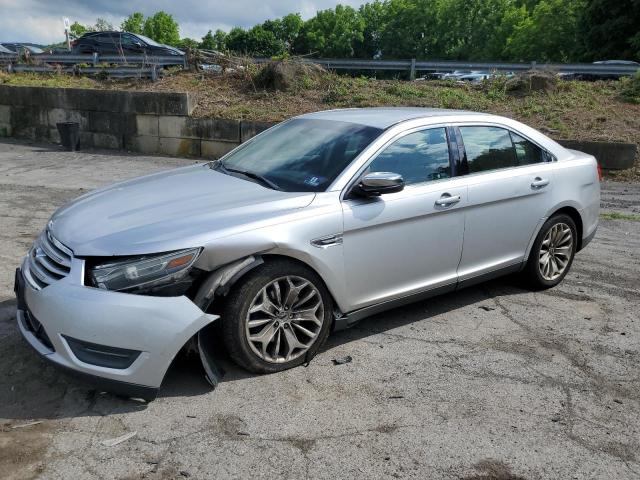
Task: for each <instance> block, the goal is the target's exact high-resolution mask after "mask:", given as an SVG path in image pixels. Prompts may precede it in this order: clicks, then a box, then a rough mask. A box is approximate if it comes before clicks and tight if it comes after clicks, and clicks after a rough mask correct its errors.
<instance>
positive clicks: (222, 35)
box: [213, 29, 229, 52]
mask: <svg viewBox="0 0 640 480" xmlns="http://www.w3.org/2000/svg"><path fill="white" fill-rule="evenodd" d="M213 41H214V45H215V49H216V50H220V51H222V52H224V51H226V50H228V48H229V47H227V33H226V32H224V31H223V30H220V29H217V30H216V33H214V34H213Z"/></svg>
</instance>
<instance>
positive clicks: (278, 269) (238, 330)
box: [221, 259, 333, 373]
mask: <svg viewBox="0 0 640 480" xmlns="http://www.w3.org/2000/svg"><path fill="white" fill-rule="evenodd" d="M332 312H333V301H332V298H331V295H330V294H329V291H328V290H327V288H326V286H325V285H324V282H323V281H322V279H321V278H320V277H319V276H318V275H317V274H316V273H315V272H314V271H313V270H311V269H310V268H308V267H306V266H304V265H303V264H300V263H298V262H295V261H291V260H287V259H277V260H273V259H271V260H269V261H267V262H265V263H264V264H263V265H260V266H259V267H256V268H255V269H254V270H252V271H250V272H249V273H248V274H247V275H245V276H244V277H242V278H241V279H240V280H239V281H238V284H237V286H236V287H234V288H233V289H232V291H231V292H230V293H229V296H228V297H227V299H226V302H225V305H224V309H223V311H222V312H221V313H222V317H221V320H222V334H223V340H224V343H225V346H226V348H227V350H228V352H229V355H230V356H231V358H232V359H233V360H234V361H235V362H236V363H237V364H238V365H240V366H241V367H244V368H246V369H247V370H250V371H252V372H256V373H271V372H278V371H281V370H285V369H287V368H291V367H295V366H297V365H300V364H302V363H303V362H305V361H309V360H311V358H313V357H314V356H315V354H316V353H317V352H318V349H319V348H320V347H321V346H322V344H323V343H324V342H325V340H326V339H327V337H328V335H329V331H330V329H331V324H332V315H333V314H332Z"/></svg>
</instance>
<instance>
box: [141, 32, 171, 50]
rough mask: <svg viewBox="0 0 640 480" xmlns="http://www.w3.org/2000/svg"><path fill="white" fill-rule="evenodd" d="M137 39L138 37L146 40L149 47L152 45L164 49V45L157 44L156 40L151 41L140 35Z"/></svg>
mask: <svg viewBox="0 0 640 480" xmlns="http://www.w3.org/2000/svg"><path fill="white" fill-rule="evenodd" d="M136 37H138V38H139V39H141V40H144V42H145V43H146V44H147V45H151V46H152V47H163V46H164V45H162V44H160V43H158V42H156V41H155V40H151V39H150V38H149V37H145V36H144V35H140V34H139V33H136Z"/></svg>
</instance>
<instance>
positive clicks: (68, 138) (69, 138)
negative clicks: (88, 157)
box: [56, 122, 80, 152]
mask: <svg viewBox="0 0 640 480" xmlns="http://www.w3.org/2000/svg"><path fill="white" fill-rule="evenodd" d="M56 126H57V127H58V133H60V141H61V142H62V146H63V147H64V148H65V149H66V150H69V151H70V152H75V151H76V150H79V149H80V124H79V123H78V122H60V123H56Z"/></svg>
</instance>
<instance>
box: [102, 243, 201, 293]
mask: <svg viewBox="0 0 640 480" xmlns="http://www.w3.org/2000/svg"><path fill="white" fill-rule="evenodd" d="M200 251H201V249H200V248H192V249H188V250H178V251H176V252H170V253H165V254H162V255H158V256H153V257H137V258H128V259H126V260H117V261H113V262H108V263H103V264H101V265H96V266H95V267H93V268H92V269H91V270H90V277H91V281H92V283H93V286H94V287H98V288H102V289H105V290H130V289H134V288H137V287H147V288H148V287H153V286H156V285H163V284H166V283H171V282H174V281H178V280H180V279H181V278H182V277H184V276H185V275H187V274H188V273H189V269H190V268H191V266H192V265H193V262H195V261H196V259H197V258H198V255H200Z"/></svg>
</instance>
